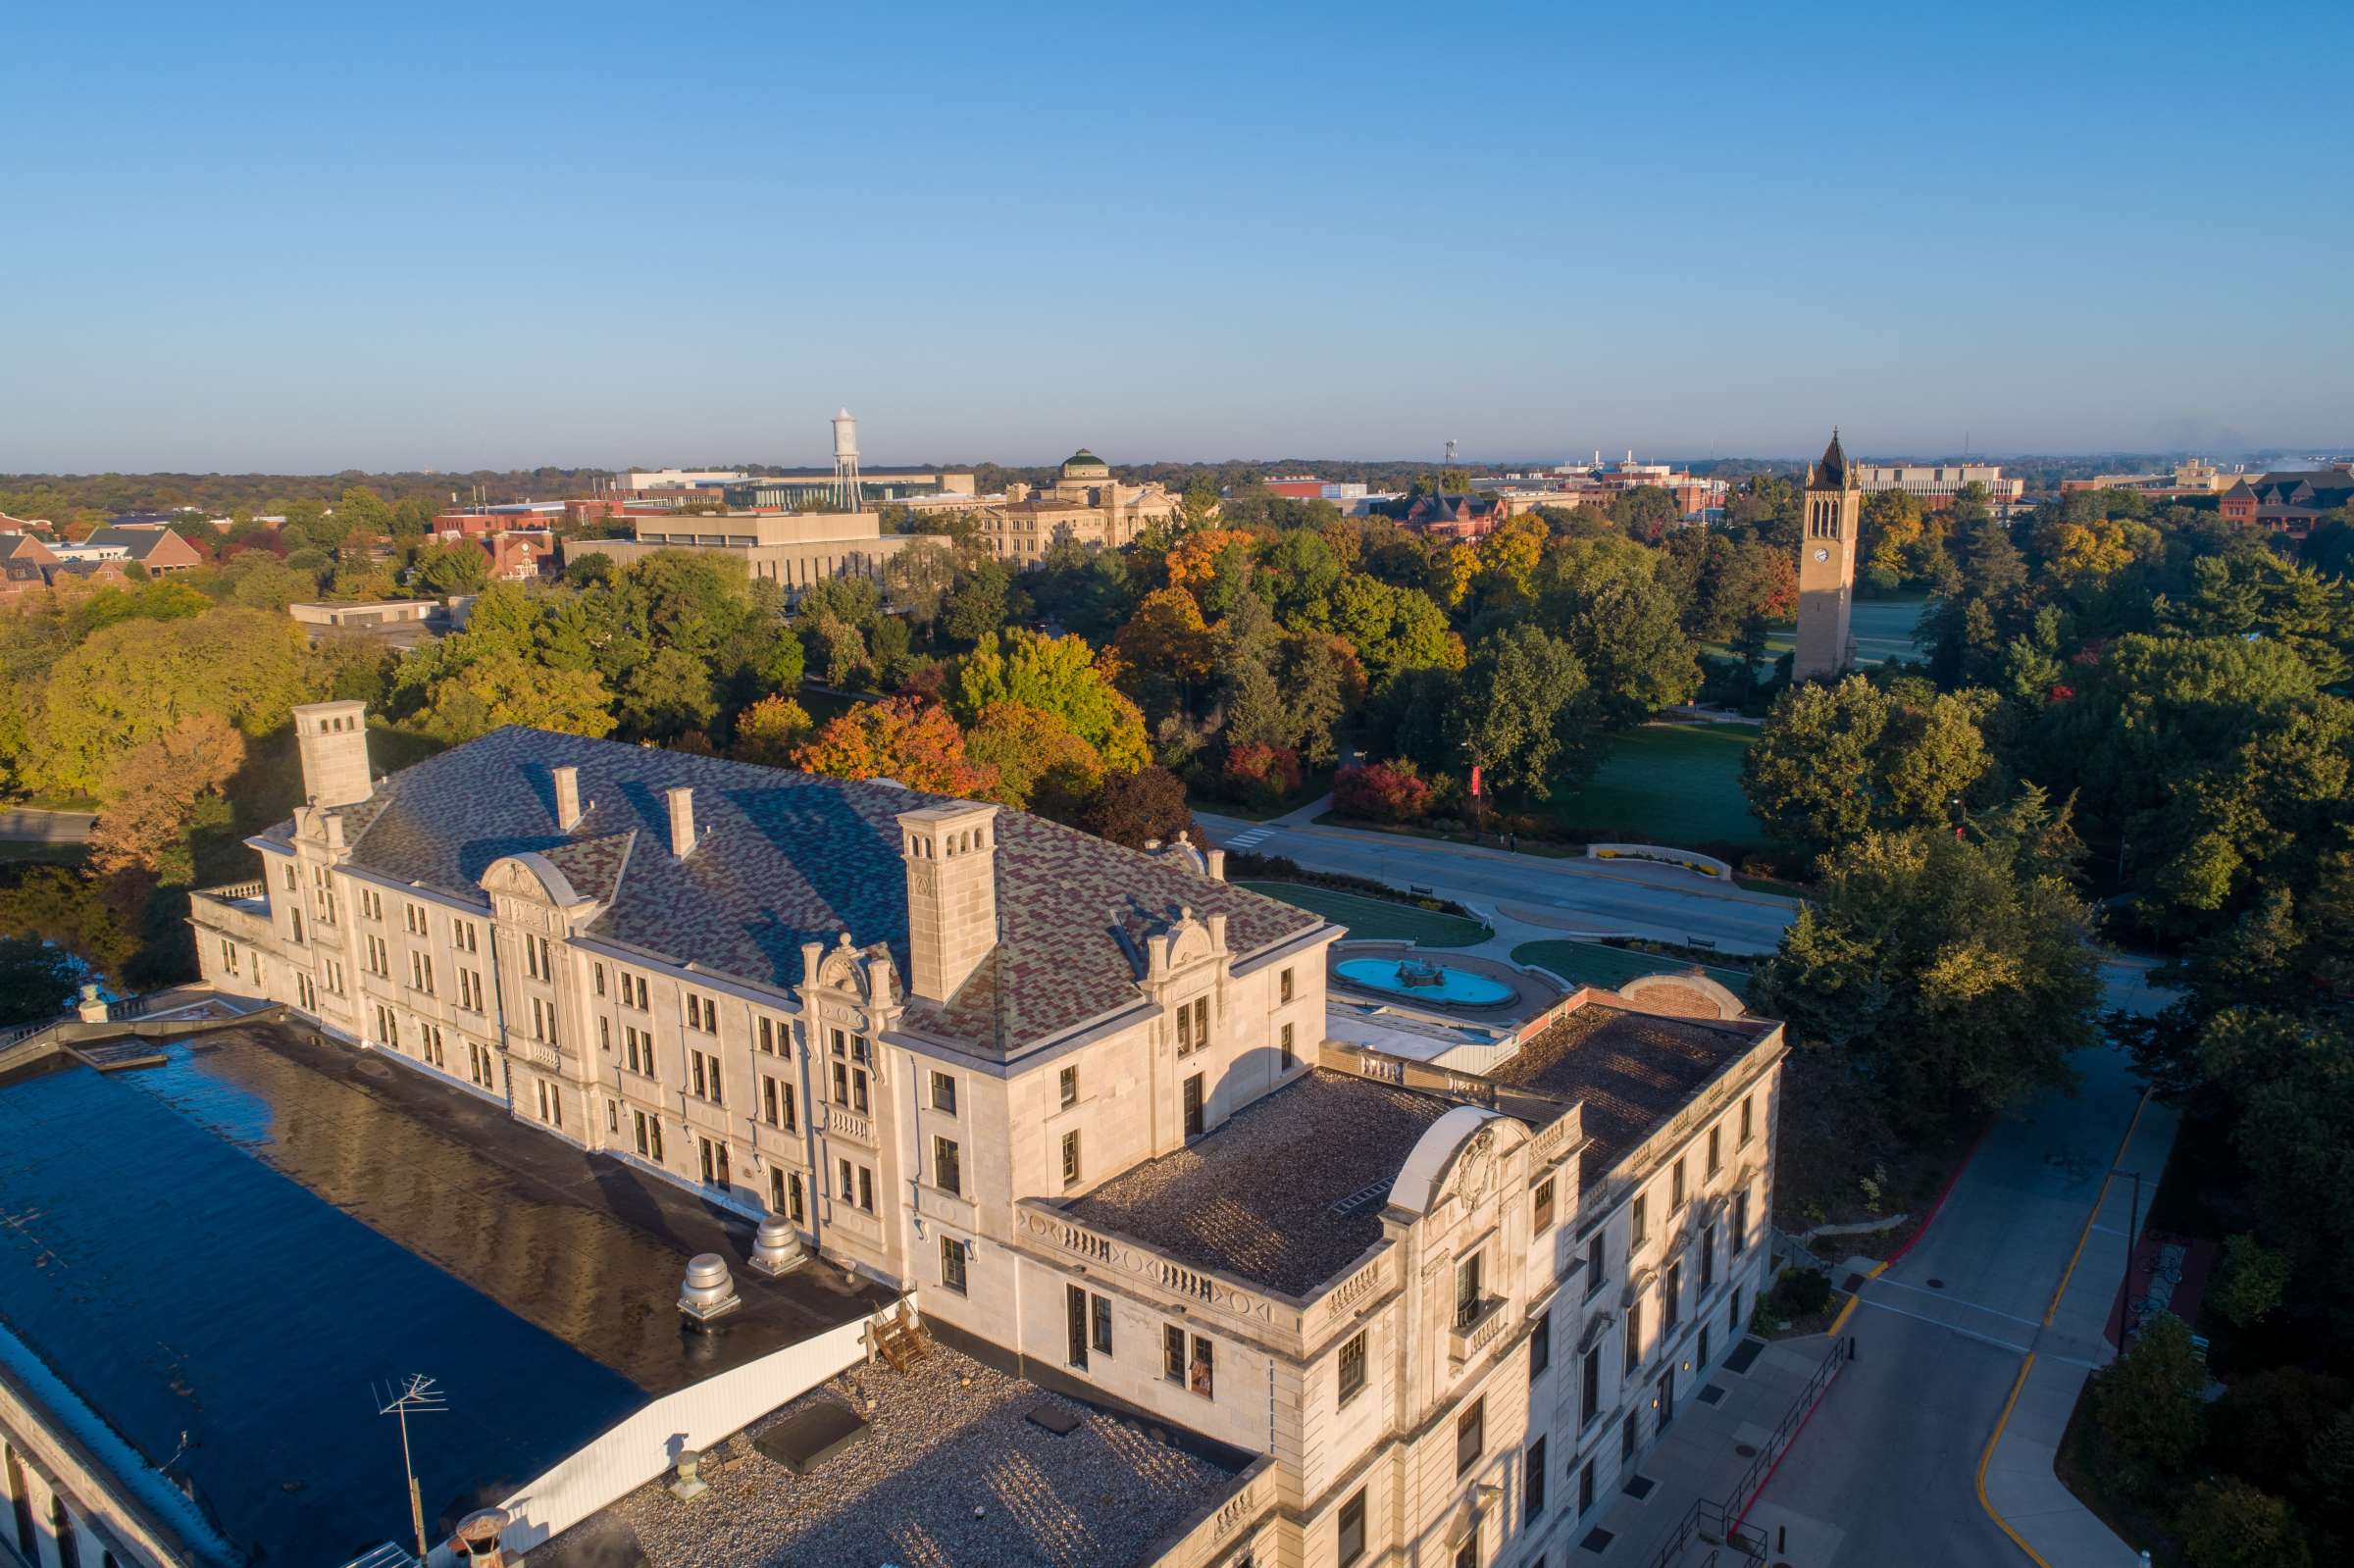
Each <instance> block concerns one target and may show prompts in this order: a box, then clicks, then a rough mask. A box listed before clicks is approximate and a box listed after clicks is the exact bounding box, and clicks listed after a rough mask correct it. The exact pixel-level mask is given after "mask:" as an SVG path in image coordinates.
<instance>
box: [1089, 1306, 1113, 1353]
mask: <svg viewBox="0 0 2354 1568" xmlns="http://www.w3.org/2000/svg"><path fill="white" fill-rule="evenodd" d="M1089 1312H1090V1317H1091V1322H1092V1328H1093V1332H1094V1336H1095V1341H1096V1350H1097V1352H1098V1353H1099V1354H1102V1355H1109V1354H1111V1297H1110V1296H1107V1295H1099V1296H1097V1297H1095V1299H1094V1300H1093V1302H1092V1303H1091V1304H1090V1307H1089Z"/></svg>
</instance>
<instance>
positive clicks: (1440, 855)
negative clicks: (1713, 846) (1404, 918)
mask: <svg viewBox="0 0 2354 1568" xmlns="http://www.w3.org/2000/svg"><path fill="white" fill-rule="evenodd" d="M1200 820H1201V822H1202V825H1203V829H1204V830H1206V831H1207V832H1208V834H1209V836H1210V837H1211V838H1212V839H1214V840H1215V841H1216V842H1218V843H1219V844H1222V845H1225V846H1227V847H1229V848H1233V849H1244V850H1249V851H1251V852H1253V853H1255V854H1261V855H1282V856H1284V857H1286V858H1288V859H1291V860H1295V861H1297V862H1299V863H1300V864H1301V865H1302V866H1304V867H1305V868H1307V869H1308V870H1310V871H1333V872H1343V873H1346V874H1348V875H1350V876H1354V877H1370V878H1373V879H1374V880H1375V881H1377V882H1384V883H1387V884H1389V885H1391V886H1393V887H1427V888H1429V889H1431V890H1432V891H1434V892H1436V893H1438V894H1440V895H1442V896H1444V897H1448V898H1453V899H1456V900H1458V902H1461V903H1467V904H1473V905H1476V906H1477V907H1478V908H1479V909H1481V910H1482V911H1483V912H1486V913H1488V914H1491V915H1496V916H1501V917H1503V919H1505V920H1508V921H1517V922H1521V923H1524V924H1526V925H1529V926H1532V927H1541V928H1545V929H1546V930H1552V931H1559V932H1561V933H1563V934H1575V935H1580V936H1645V937H1649V938H1651V939H1652V940H1655V941H1672V942H1684V941H1692V940H1694V939H1695V938H1697V939H1699V941H1701V942H1702V943H1714V944H1715V945H1716V946H1718V947H1720V948H1722V949H1723V950H1724V951H1726V952H1728V953H1759V952H1767V951H1770V950H1771V949H1772V948H1773V946H1774V944H1775V943H1776V942H1778V941H1779V940H1780V939H1781V934H1782V929H1783V928H1784V927H1786V926H1788V925H1789V924H1790V921H1791V919H1792V917H1793V916H1794V915H1795V914H1796V913H1797V911H1798V905H1797V904H1796V903H1795V902H1793V901H1792V900H1790V899H1787V898H1776V897H1773V896H1772V895H1770V894H1766V893H1753V892H1748V891H1745V890H1743V889H1741V888H1737V887H1724V886H1719V885H1712V884H1710V883H1709V882H1707V881H1706V880H1705V879H1703V878H1701V877H1698V876H1696V875H1694V874H1693V873H1691V872H1688V871H1678V870H1676V869H1674V868H1672V867H1667V866H1636V865H1608V866H1606V865H1602V864H1598V863H1596V862H1593V861H1586V860H1555V859H1551V858H1549V857H1546V856H1541V855H1513V854H1507V853H1505V852H1504V851H1503V850H1501V849H1485V848H1481V847H1478V846H1476V845H1472V844H1451V843H1443V842H1439V841H1436V840H1433V839H1428V838H1409V837H1405V836H1402V835H1394V834H1383V833H1367V832H1364V831H1362V830H1360V829H1354V828H1319V827H1314V826H1294V825H1291V824H1275V823H1252V822H1243V821H1239V820H1237V819H1234V818H1230V817H1217V816H1211V815H1208V814H1206V813H1204V814H1201V817H1200ZM1544 934H1545V931H1532V932H1531V933H1530V934H1529V935H1530V936H1532V937H1534V936H1543V935H1544Z"/></svg>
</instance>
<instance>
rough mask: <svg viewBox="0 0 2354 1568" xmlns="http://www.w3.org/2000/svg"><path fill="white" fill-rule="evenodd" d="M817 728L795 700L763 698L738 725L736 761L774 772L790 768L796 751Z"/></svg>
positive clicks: (739, 719)
mask: <svg viewBox="0 0 2354 1568" xmlns="http://www.w3.org/2000/svg"><path fill="white" fill-rule="evenodd" d="M815 728H816V726H815V725H814V724H813V723H811V721H810V718H809V713H808V710H807V709H805V708H803V707H802V706H801V705H800V704H799V703H797V702H795V701H793V698H791V697H786V696H769V697H762V698H761V699H760V700H759V701H758V702H755V703H753V704H752V705H751V706H750V707H748V708H746V709H744V710H743V713H742V716H740V717H739V718H738V719H737V721H736V758H737V760H738V761H740V762H757V763H760V764H762V765H764V766H766V767H771V768H785V767H790V766H792V762H793V748H794V747H796V746H798V745H799V744H800V743H801V742H802V741H803V740H806V739H807V738H808V737H809V733H810V732H811V731H812V730H814V729H815Z"/></svg>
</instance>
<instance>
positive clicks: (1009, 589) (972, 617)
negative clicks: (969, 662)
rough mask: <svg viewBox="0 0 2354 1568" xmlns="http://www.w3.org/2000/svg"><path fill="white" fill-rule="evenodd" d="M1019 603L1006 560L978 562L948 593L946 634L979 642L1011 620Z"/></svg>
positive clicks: (969, 641) (1020, 600) (1017, 609)
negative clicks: (951, 591) (954, 588)
mask: <svg viewBox="0 0 2354 1568" xmlns="http://www.w3.org/2000/svg"><path fill="white" fill-rule="evenodd" d="M1021 603H1022V599H1021V594H1020V592H1019V590H1018V589H1017V588H1016V587H1015V586H1014V582H1013V567H1012V566H1011V565H1010V564H1009V563H1007V562H1004V561H998V560H994V559H993V560H986V561H977V562H975V563H974V564H973V566H972V567H971V569H970V570H969V571H967V572H966V573H965V574H964V579H963V581H962V582H958V583H957V584H956V590H955V592H953V593H951V594H950V595H949V596H948V614H947V633H948V635H949V636H950V637H952V638H954V639H955V640H956V641H958V642H963V643H974V642H978V641H980V640H981V638H983V637H984V636H986V635H988V634H989V633H991V632H998V631H1000V630H1002V629H1003V628H1004V627H1005V625H1006V624H1007V623H1008V622H1010V621H1012V620H1014V619H1015V618H1016V617H1017V615H1018V614H1019V613H1020V609H1019V607H1020V605H1021Z"/></svg>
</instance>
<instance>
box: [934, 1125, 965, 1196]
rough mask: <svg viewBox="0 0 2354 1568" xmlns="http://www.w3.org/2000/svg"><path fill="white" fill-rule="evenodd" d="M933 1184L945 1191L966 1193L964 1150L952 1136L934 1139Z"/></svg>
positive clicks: (958, 1194) (960, 1194)
mask: <svg viewBox="0 0 2354 1568" xmlns="http://www.w3.org/2000/svg"><path fill="white" fill-rule="evenodd" d="M932 1185H933V1186H935V1187H937V1188H939V1189H941V1190H942V1191H943V1192H953V1193H955V1194H956V1195H957V1196H958V1197H962V1196H963V1195H964V1152H963V1150H961V1149H959V1148H958V1147H957V1146H956V1143H955V1140H954V1139H952V1138H933V1139H932Z"/></svg>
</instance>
